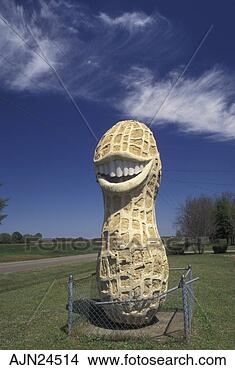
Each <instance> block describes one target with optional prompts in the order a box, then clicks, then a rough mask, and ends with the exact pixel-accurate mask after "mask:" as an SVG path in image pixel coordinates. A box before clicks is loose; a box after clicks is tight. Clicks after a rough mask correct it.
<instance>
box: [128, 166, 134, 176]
mask: <svg viewBox="0 0 235 370" xmlns="http://www.w3.org/2000/svg"><path fill="white" fill-rule="evenodd" d="M134 173H135V170H134V166H133V167H129V175H130V176H132V175H134Z"/></svg>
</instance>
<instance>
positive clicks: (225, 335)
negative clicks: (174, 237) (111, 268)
mask: <svg viewBox="0 0 235 370" xmlns="http://www.w3.org/2000/svg"><path fill="white" fill-rule="evenodd" d="M169 261H170V265H171V266H176V267H177V266H178V267H182V266H186V265H187V264H188V263H191V264H192V266H193V271H194V276H199V277H200V281H199V282H198V283H197V284H196V286H195V295H196V297H197V299H198V302H199V305H198V304H196V306H195V315H194V332H193V338H192V341H191V343H190V344H186V343H185V342H177V341H175V340H173V341H172V342H169V343H166V344H158V343H155V342H154V341H153V340H152V339H151V340H146V339H144V340H143V339H136V340H134V339H132V340H126V341H117V342H111V341H104V340H101V339H97V338H96V339H94V338H92V337H84V338H79V337H76V335H72V336H71V337H68V336H67V334H66V332H65V325H66V318H67V313H66V310H65V305H66V300H67V286H66V281H67V277H68V274H70V273H73V274H74V277H75V278H77V277H78V276H80V275H82V274H86V273H88V272H90V271H94V268H95V263H93V262H90V263H82V264H77V265H66V266H58V267H51V268H45V269H38V270H34V271H25V272H18V273H6V274H0V302H1V304H0V332H1V336H0V348H1V349H78V348H80V349H91V348H92V349H111V348H116V349H129V348H130V349H154V348H156V349H157V348H158V349H233V348H234V342H235V317H234V313H235V294H234V273H235V267H234V266H235V255H232V254H224V255H210V254H206V255H185V256H170V258H169ZM172 279H174V278H173V274H172V278H171V280H172ZM173 283H174V282H173V281H171V283H170V284H171V285H172V284H173ZM166 304H167V302H166Z"/></svg>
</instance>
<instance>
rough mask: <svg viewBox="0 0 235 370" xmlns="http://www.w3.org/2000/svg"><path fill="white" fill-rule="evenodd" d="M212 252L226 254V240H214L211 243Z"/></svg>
mask: <svg viewBox="0 0 235 370" xmlns="http://www.w3.org/2000/svg"><path fill="white" fill-rule="evenodd" d="M213 244H214V245H213V247H212V248H213V251H214V253H216V254H217V253H226V251H227V248H228V244H227V240H226V239H216V240H215V241H214V243H213Z"/></svg>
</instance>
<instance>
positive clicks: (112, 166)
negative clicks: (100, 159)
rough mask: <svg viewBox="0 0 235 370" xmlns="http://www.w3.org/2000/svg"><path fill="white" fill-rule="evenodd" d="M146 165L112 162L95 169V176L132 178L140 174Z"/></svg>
mask: <svg viewBox="0 0 235 370" xmlns="http://www.w3.org/2000/svg"><path fill="white" fill-rule="evenodd" d="M145 165H146V162H145V163H143V162H142V163H141V164H140V163H137V162H136V161H133V162H132V161H124V160H118V159H117V160H113V161H110V162H106V163H103V164H100V165H98V166H96V167H95V172H96V175H97V174H105V175H109V176H110V177H115V176H117V177H122V176H133V175H137V174H138V173H140V172H141V171H142V170H143V169H144V167H145Z"/></svg>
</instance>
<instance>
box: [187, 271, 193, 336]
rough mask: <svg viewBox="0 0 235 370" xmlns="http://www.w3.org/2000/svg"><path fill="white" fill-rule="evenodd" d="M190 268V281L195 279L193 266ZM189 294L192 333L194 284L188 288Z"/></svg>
mask: <svg viewBox="0 0 235 370" xmlns="http://www.w3.org/2000/svg"><path fill="white" fill-rule="evenodd" d="M188 267H189V280H192V279H193V270H192V266H191V265H188ZM188 292H189V313H190V316H189V326H190V332H191V330H192V318H193V303H194V292H193V283H191V284H189V287H188Z"/></svg>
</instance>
